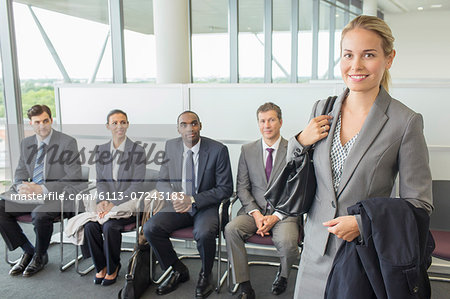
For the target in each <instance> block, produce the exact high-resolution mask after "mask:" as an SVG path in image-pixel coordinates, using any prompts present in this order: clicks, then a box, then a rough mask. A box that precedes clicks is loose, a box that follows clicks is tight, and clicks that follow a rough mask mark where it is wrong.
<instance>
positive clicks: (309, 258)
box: [294, 224, 343, 299]
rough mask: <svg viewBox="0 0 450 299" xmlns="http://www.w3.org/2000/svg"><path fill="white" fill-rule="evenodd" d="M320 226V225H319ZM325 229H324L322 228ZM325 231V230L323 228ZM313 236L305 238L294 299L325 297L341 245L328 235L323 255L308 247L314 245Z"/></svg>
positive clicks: (338, 240)
mask: <svg viewBox="0 0 450 299" xmlns="http://www.w3.org/2000/svg"><path fill="white" fill-rule="evenodd" d="M320 225H321V224H320ZM324 228H325V227H324ZM325 229H326V228H325ZM313 238H314V236H311V235H310V236H306V235H305V242H304V244H303V252H302V254H301V258H300V265H299V269H298V274H297V281H296V284H295V293H294V298H296V299H300V298H301V299H303V298H304V299H316V298H317V299H319V298H320V299H322V298H324V295H325V288H326V286H327V280H328V275H329V274H330V271H331V267H332V266H333V261H334V257H335V256H336V253H337V251H338V249H339V246H340V245H341V244H342V242H343V241H342V240H341V239H339V238H337V237H336V236H335V235H333V234H330V238H329V240H328V244H327V249H326V253H325V255H322V252H321V250H318V249H317V248H314V246H310V245H309V244H315V242H314V241H313V240H311V239H313Z"/></svg>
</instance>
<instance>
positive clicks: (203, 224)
mask: <svg viewBox="0 0 450 299" xmlns="http://www.w3.org/2000/svg"><path fill="white" fill-rule="evenodd" d="M189 226H194V230H193V234H194V240H195V241H196V242H197V249H198V252H199V253H200V257H201V259H202V270H201V271H202V272H204V273H205V274H206V275H210V274H211V271H212V267H213V264H214V256H215V253H216V236H217V232H218V228H219V215H218V212H217V207H215V206H214V207H211V208H207V209H203V210H199V211H197V213H195V214H194V215H193V216H192V215H191V214H189V213H182V214H181V213H175V212H159V213H157V214H156V215H155V216H153V217H152V218H150V219H149V220H148V221H147V222H146V223H145V225H144V235H145V237H146V239H147V241H148V242H149V243H150V245H151V246H152V248H153V251H154V253H155V255H156V257H157V259H158V261H159V262H160V264H161V267H162V268H163V270H165V269H167V268H169V267H170V266H172V265H173V264H174V263H175V262H176V261H177V260H178V257H177V254H176V252H175V250H174V249H173V246H172V243H171V242H170V240H169V237H170V234H171V233H172V232H173V231H175V230H177V229H180V228H184V227H189Z"/></svg>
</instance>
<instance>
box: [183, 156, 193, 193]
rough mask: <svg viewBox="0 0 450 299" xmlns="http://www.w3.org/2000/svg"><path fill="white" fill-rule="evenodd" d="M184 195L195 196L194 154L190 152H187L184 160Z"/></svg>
mask: <svg viewBox="0 0 450 299" xmlns="http://www.w3.org/2000/svg"><path fill="white" fill-rule="evenodd" d="M185 171H186V195H194V194H195V169H194V153H193V152H192V151H191V150H188V152H187V158H186V169H185Z"/></svg>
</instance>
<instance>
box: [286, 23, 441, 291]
mask: <svg viewBox="0 0 450 299" xmlns="http://www.w3.org/2000/svg"><path fill="white" fill-rule="evenodd" d="M393 42H394V37H393V36H392V33H391V30H390V28H389V26H388V25H387V24H386V23H385V22H384V21H383V20H381V19H379V18H376V17H371V16H359V17H357V18H355V19H354V20H352V21H351V22H350V23H349V24H348V25H347V26H346V27H345V28H344V30H343V32H342V38H341V72H342V78H343V80H344V82H345V84H346V86H347V89H346V90H345V91H344V92H343V93H342V94H341V95H340V96H339V97H338V98H337V100H336V102H335V104H334V107H333V110H332V112H331V113H330V115H320V112H321V111H322V109H323V105H324V101H318V102H317V103H316V104H315V105H314V107H313V110H312V116H311V121H310V122H309V124H308V125H307V127H306V128H305V129H304V130H303V131H302V132H300V133H299V134H298V135H297V136H295V137H294V138H292V139H291V140H290V142H289V147H288V155H289V154H291V156H293V155H294V154H295V153H297V155H298V154H300V153H301V152H302V151H303V150H305V149H307V148H308V147H309V146H310V145H312V144H314V143H316V149H315V152H314V164H315V171H316V177H317V190H316V196H315V199H314V203H313V205H312V207H311V209H310V211H309V213H308V220H307V222H306V225H305V240H304V249H303V252H302V256H301V261H300V268H299V272H298V276H297V283H296V287H295V295H294V297H295V298H323V297H324V292H325V287H326V283H327V278H328V274H329V273H330V270H331V267H332V263H333V260H334V257H335V255H336V252H337V250H338V248H339V246H340V245H341V244H342V242H344V241H347V242H350V241H353V240H354V239H355V238H357V237H359V235H360V231H363V229H364V228H363V227H362V224H361V221H360V219H359V218H358V216H349V215H348V214H347V208H348V207H350V206H352V205H354V204H355V203H357V202H359V201H362V200H365V199H369V198H374V197H390V194H391V191H392V188H393V186H394V182H395V179H396V177H397V175H398V174H399V178H400V180H399V187H400V189H399V190H400V197H401V198H404V199H406V200H407V201H409V202H410V203H411V204H413V205H414V206H415V207H419V208H423V209H425V210H426V211H427V212H428V213H431V210H432V199H431V174H430V169H429V166H428V150H427V145H426V143H425V139H424V136H423V120H422V116H421V115H420V114H417V113H415V112H414V111H412V110H411V109H409V108H408V107H406V106H405V105H403V104H402V103H401V102H399V101H397V100H395V99H393V98H392V97H391V96H390V95H389V93H388V88H389V87H388V85H389V81H390V77H389V69H390V67H391V66H392V62H393V60H394V57H395V50H394V49H393Z"/></svg>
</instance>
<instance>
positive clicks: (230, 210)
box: [228, 192, 239, 221]
mask: <svg viewBox="0 0 450 299" xmlns="http://www.w3.org/2000/svg"><path fill="white" fill-rule="evenodd" d="M238 199H239V197H238V196H237V194H236V192H233V195H232V197H231V199H230V205H229V206H228V220H229V221H231V219H232V216H231V213H232V212H233V205H234V203H235V202H236V201H237V200H238Z"/></svg>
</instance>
